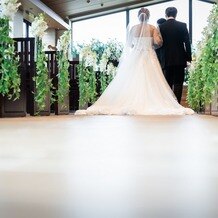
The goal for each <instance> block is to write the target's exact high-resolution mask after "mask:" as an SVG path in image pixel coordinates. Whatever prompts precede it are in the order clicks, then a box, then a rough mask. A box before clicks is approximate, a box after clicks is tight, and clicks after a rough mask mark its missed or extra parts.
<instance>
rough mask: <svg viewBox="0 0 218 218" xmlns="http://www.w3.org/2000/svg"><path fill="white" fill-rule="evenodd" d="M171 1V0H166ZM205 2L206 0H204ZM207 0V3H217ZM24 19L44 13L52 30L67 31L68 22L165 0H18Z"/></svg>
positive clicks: (213, 0) (215, 0)
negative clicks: (30, 15) (30, 14)
mask: <svg viewBox="0 0 218 218" xmlns="http://www.w3.org/2000/svg"><path fill="white" fill-rule="evenodd" d="M168 1H173V0H168ZM205 1H206V0H205ZM217 1H218V0H208V1H207V2H217ZM20 2H21V3H22V9H23V11H24V12H25V13H24V14H25V16H24V17H25V18H26V19H27V20H28V16H29V13H33V14H34V15H37V14H38V13H41V12H45V13H46V14H47V20H48V24H49V26H50V27H52V28H56V29H67V28H69V25H68V24H69V21H70V20H72V21H76V20H81V19H85V18H89V17H93V16H97V15H102V14H108V13H111V12H117V11H122V10H125V9H132V8H136V7H140V6H145V5H150V4H156V3H160V2H166V0H165V1H164V0H41V1H40V0H20Z"/></svg>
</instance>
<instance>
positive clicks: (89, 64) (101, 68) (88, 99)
mask: <svg viewBox="0 0 218 218" xmlns="http://www.w3.org/2000/svg"><path fill="white" fill-rule="evenodd" d="M122 50H123V46H122V44H121V43H119V42H117V41H116V40H109V41H108V42H107V43H105V44H104V43H102V42H100V41H99V40H95V39H92V41H91V42H90V43H89V44H80V45H77V46H75V47H74V48H73V54H74V55H77V54H79V56H80V64H79V65H78V67H77V71H78V76H79V91H80V100H79V105H80V108H81V107H83V106H84V105H85V104H87V103H94V102H95V101H96V97H97V93H96V82H97V78H96V76H97V74H98V80H99V83H100V93H98V94H102V93H103V92H104V90H105V89H106V88H107V86H108V84H109V83H110V82H111V81H112V79H113V78H114V75H115V73H116V67H117V64H118V62H119V58H120V56H121V53H122Z"/></svg>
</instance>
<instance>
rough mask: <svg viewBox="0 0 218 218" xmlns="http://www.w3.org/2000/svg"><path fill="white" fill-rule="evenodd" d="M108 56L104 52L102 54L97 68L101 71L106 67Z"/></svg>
mask: <svg viewBox="0 0 218 218" xmlns="http://www.w3.org/2000/svg"><path fill="white" fill-rule="evenodd" d="M107 63H108V58H107V56H106V55H105V53H104V54H103V55H102V58H101V60H100V63H99V69H100V71H101V72H105V71H106V68H107Z"/></svg>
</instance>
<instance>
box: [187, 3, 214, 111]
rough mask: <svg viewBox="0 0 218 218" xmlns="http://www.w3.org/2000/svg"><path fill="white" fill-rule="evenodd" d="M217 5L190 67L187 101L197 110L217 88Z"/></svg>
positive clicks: (209, 101) (209, 99) (207, 102)
mask: <svg viewBox="0 0 218 218" xmlns="http://www.w3.org/2000/svg"><path fill="white" fill-rule="evenodd" d="M217 26H218V6H217V4H214V6H213V9H212V11H211V13H210V15H209V17H208V24H207V26H206V27H205V29H204V31H203V39H202V40H201V42H199V44H198V47H197V52H196V57H195V61H193V63H192V66H191V69H190V78H189V83H188V103H189V104H190V106H191V107H192V108H193V109H195V110H197V111H199V110H201V109H202V107H204V106H205V104H209V103H211V101H212V97H213V95H214V93H215V91H216V89H218V28H217Z"/></svg>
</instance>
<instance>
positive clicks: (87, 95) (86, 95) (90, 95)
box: [77, 61, 97, 108]
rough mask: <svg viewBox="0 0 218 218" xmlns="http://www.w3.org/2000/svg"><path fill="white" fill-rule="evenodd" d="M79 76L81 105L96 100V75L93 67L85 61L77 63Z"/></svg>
mask: <svg viewBox="0 0 218 218" xmlns="http://www.w3.org/2000/svg"><path fill="white" fill-rule="evenodd" d="M77 71H78V74H79V75H78V77H79V95H80V97H79V107H80V108H82V107H84V106H85V105H86V104H87V103H94V102H95V101H96V96H97V92H96V75H95V72H94V70H93V67H85V64H84V61H81V63H80V64H78V65H77Z"/></svg>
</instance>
